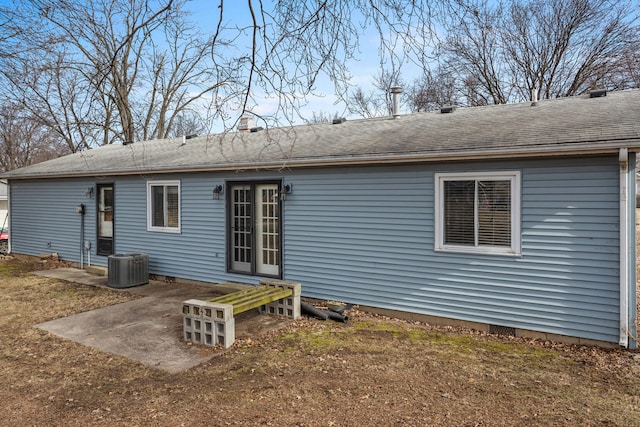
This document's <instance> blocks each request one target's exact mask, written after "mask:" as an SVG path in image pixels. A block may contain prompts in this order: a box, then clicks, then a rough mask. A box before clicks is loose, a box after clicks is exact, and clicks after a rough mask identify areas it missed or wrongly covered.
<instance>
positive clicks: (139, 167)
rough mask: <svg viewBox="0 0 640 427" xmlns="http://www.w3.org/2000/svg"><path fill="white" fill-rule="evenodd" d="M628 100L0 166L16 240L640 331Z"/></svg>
mask: <svg viewBox="0 0 640 427" xmlns="http://www.w3.org/2000/svg"><path fill="white" fill-rule="evenodd" d="M443 111H444V110H443ZM639 119H640V91H638V90H630V91H621V92H612V93H609V94H607V95H606V96H603V97H594V98H590V97H589V96H588V95H585V96H580V97H572V98H563V99H556V100H548V101H540V102H538V103H537V105H536V106H532V105H530V104H529V103H521V104H512V105H495V106H487V107H478V108H465V109H458V110H455V111H453V112H451V113H449V114H441V113H440V112H432V113H422V114H413V115H407V116H402V117H399V118H397V119H393V118H379V119H370V120H355V121H346V122H342V121H337V122H338V123H337V124H317V125H309V126H297V127H292V128H282V129H269V130H262V131H259V130H257V129H253V130H256V132H253V131H247V132H239V133H233V134H225V135H215V136H208V137H197V138H193V139H188V140H187V139H182V138H178V139H166V140H158V141H146V142H136V143H134V144H128V145H111V146H105V147H101V148H97V149H93V150H89V151H85V152H82V153H76V154H72V155H69V156H66V157H62V158H59V159H56V160H51V161H48V162H44V163H40V164H37V165H33V166H29V167H26V168H22V169H18V170H15V171H11V172H8V173H5V174H4V175H3V178H5V179H7V180H8V181H9V183H10V209H11V215H10V218H11V232H12V234H11V236H13V237H12V238H11V242H10V243H11V248H12V251H13V252H15V253H20V254H30V255H38V254H40V253H44V252H57V253H58V254H59V255H60V257H61V258H62V259H65V260H70V261H74V262H80V261H84V262H87V261H88V260H89V256H90V259H91V262H92V263H95V264H99V265H107V256H108V255H109V254H112V253H138V252H144V253H147V254H149V263H150V265H149V267H150V271H151V272H152V273H155V274H158V275H163V276H170V277H176V278H184V279H190V280H198V281H205V282H222V281H240V282H246V283H257V282H258V280H259V278H260V277H275V278H283V279H286V280H292V281H297V282H301V283H302V290H303V295H304V296H308V297H317V298H323V299H331V300H342V301H346V302H351V303H356V304H360V305H363V306H367V307H376V308H379V309H384V310H390V311H392V312H393V311H396V312H397V311H401V312H408V313H415V314H418V315H423V316H424V317H421V318H423V319H429V320H430V321H436V320H438V321H444V322H450V323H459V322H467V323H468V324H470V325H473V326H478V327H481V326H482V325H485V327H486V325H490V327H489V328H490V329H491V330H498V331H511V332H516V333H517V334H521V335H529V336H538V337H553V338H555V339H564V340H572V339H573V340H574V341H575V342H585V343H592V342H598V343H605V342H606V343H615V344H619V345H621V346H623V347H630V348H636V346H637V342H636V340H637V335H636V333H637V331H636V321H635V320H636V275H635V244H636V237H635V205H634V203H633V200H634V197H635V194H636V193H635V172H636V168H635V165H636V151H638V150H640V120H639ZM81 205H82V206H83V209H76V207H79V206H81ZM77 210H81V211H82V212H84V213H83V214H82V213H80V214H79V213H77ZM84 242H88V243H89V245H90V247H91V249H90V250H89V251H86V250H84V249H83V248H85V247H87V246H88V245H87V244H86V243H84ZM568 337H573V338H568Z"/></svg>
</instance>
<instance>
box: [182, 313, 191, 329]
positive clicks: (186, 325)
mask: <svg viewBox="0 0 640 427" xmlns="http://www.w3.org/2000/svg"><path fill="white" fill-rule="evenodd" d="M182 329H183V330H185V331H193V318H191V317H188V316H184V317H183V318H182Z"/></svg>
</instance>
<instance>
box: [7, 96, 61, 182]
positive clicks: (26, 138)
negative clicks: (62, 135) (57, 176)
mask: <svg viewBox="0 0 640 427" xmlns="http://www.w3.org/2000/svg"><path fill="white" fill-rule="evenodd" d="M65 148H66V147H65V146H64V145H60V144H59V142H58V141H57V140H56V138H55V136H54V134H53V133H52V132H51V130H50V129H48V128H47V127H46V126H43V125H42V124H39V123H38V121H37V120H36V119H34V118H33V117H30V116H29V112H28V111H26V110H25V109H24V108H22V107H21V106H20V105H17V104H13V105H3V106H2V107H0V169H1V170H2V171H9V170H13V169H16V168H20V167H23V166H28V165H30V164H33V163H39V162H42V161H45V160H49V159H53V158H56V157H59V156H61V155H63V154H68V153H69V152H70V151H69V150H65Z"/></svg>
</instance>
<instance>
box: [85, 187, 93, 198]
mask: <svg viewBox="0 0 640 427" xmlns="http://www.w3.org/2000/svg"><path fill="white" fill-rule="evenodd" d="M84 195H85V196H86V198H87V199H92V198H93V187H88V188H87V191H85V192H84Z"/></svg>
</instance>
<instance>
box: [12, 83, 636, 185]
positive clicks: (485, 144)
mask: <svg viewBox="0 0 640 427" xmlns="http://www.w3.org/2000/svg"><path fill="white" fill-rule="evenodd" d="M619 148H628V149H629V150H631V151H639V150H640V90H626V91H619V92H609V93H608V94H607V95H606V96H605V97H599V98H590V97H589V96H588V95H584V96H576V97H568V98H559V99H553V100H544V101H539V102H538V103H537V105H536V106H532V105H531V103H529V102H527V103H519V104H506V105H491V106H486V107H475V108H459V109H457V110H455V111H454V112H452V113H448V114H441V113H440V112H430V113H418V114H410V115H405V116H401V117H399V118H397V119H394V118H391V117H386V118H377V119H365V120H349V121H346V122H344V123H341V124H330V123H323V124H314V125H302V126H293V127H284V128H276V129H267V130H262V131H259V132H237V133H226V134H219V135H209V136H201V137H196V138H193V139H188V140H186V141H184V140H183V138H174V139H163V140H155V141H144V142H136V143H133V144H128V145H119V144H118V145H109V146H103V147H99V148H95V149H91V150H87V151H84V152H80V153H75V154H71V155H68V156H65V157H61V158H58V159H54V160H50V161H47V162H43V163H39V164H36V165H32V166H28V167H25V168H21V169H17V170H14V171H10V172H7V173H5V174H3V175H2V178H8V179H25V178H37V177H67V176H96V175H99V176H104V175H127V174H137V173H149V172H178V171H212V170H242V169H271V168H282V167H288V168H299V167H309V166H332V165H355V164H382V163H406V162H432V161H441V160H478V159H496V158H516V157H537V156H553V155H569V154H595V153H615V152H617V151H618V149H619Z"/></svg>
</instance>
